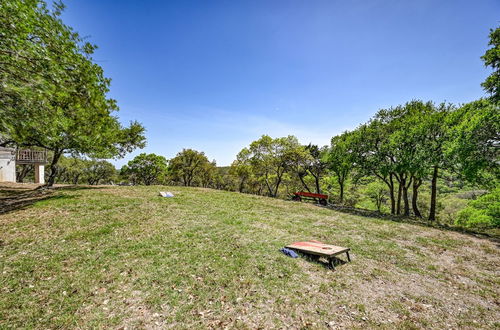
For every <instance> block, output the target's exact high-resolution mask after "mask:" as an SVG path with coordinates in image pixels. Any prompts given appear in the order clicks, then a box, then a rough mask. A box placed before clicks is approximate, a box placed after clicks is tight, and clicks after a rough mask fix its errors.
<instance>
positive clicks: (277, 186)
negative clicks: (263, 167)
mask: <svg viewBox="0 0 500 330" xmlns="http://www.w3.org/2000/svg"><path fill="white" fill-rule="evenodd" d="M280 184H281V175H279V176H278V181H276V187H274V195H273V197H276V196H278V188H279V187H280Z"/></svg>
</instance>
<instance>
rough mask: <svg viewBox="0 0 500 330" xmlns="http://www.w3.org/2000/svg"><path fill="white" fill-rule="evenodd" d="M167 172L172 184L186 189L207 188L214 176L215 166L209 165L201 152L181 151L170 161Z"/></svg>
mask: <svg viewBox="0 0 500 330" xmlns="http://www.w3.org/2000/svg"><path fill="white" fill-rule="evenodd" d="M169 171H170V178H171V179H172V180H173V182H174V183H180V184H182V185H184V186H186V187H189V186H208V185H209V184H210V183H211V182H212V180H213V176H214V175H215V174H216V164H215V161H214V162H213V163H210V161H209V160H208V158H207V156H205V153H203V152H199V151H196V150H193V149H183V150H182V151H181V152H179V153H178V154H177V155H176V156H175V157H174V158H172V159H171V160H170V165H169Z"/></svg>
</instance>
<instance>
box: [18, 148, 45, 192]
mask: <svg viewBox="0 0 500 330" xmlns="http://www.w3.org/2000/svg"><path fill="white" fill-rule="evenodd" d="M16 163H17V164H19V165H33V166H34V167H35V183H41V184H44V183H45V164H47V151H45V150H31V149H20V150H18V151H17V154H16Z"/></svg>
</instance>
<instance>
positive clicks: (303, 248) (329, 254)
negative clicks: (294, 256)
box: [286, 241, 351, 269]
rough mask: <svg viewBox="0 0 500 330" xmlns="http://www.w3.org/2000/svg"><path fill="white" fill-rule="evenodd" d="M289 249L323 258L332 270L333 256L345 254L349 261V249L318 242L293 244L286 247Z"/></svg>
mask: <svg viewBox="0 0 500 330" xmlns="http://www.w3.org/2000/svg"><path fill="white" fill-rule="evenodd" d="M286 247H287V248H289V249H293V250H297V251H299V252H302V253H305V254H312V255H315V256H319V257H325V258H326V259H327V260H328V265H329V266H330V267H331V268H332V269H333V268H335V265H334V262H333V261H334V258H333V257H334V256H336V255H338V254H341V253H345V254H346V255H347V260H348V261H351V257H350V256H349V250H350V249H349V248H345V247H341V246H335V245H330V244H325V243H321V242H319V241H307V242H295V243H292V244H290V245H287V246H286Z"/></svg>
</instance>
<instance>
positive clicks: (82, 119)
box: [0, 0, 145, 186]
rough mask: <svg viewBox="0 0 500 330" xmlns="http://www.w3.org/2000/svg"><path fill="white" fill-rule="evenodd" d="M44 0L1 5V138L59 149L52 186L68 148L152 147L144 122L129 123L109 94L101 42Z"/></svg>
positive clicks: (80, 151) (92, 152)
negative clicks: (98, 52) (98, 56)
mask: <svg viewBox="0 0 500 330" xmlns="http://www.w3.org/2000/svg"><path fill="white" fill-rule="evenodd" d="M54 8H55V9H54V10H49V9H48V7H47V5H46V3H45V2H44V1H42V0H31V1H20V0H12V1H4V2H1V4H0V29H1V30H0V35H1V36H2V37H1V38H0V62H1V63H2V65H0V143H1V144H2V145H4V146H8V145H12V146H17V147H33V146H35V147H40V148H44V149H46V150H49V151H51V154H52V158H51V163H50V165H49V168H50V174H49V178H48V180H47V185H48V186H51V185H53V184H54V181H55V179H56V176H57V170H58V167H57V163H58V161H59V159H60V158H61V156H62V155H63V154H74V155H86V156H89V157H92V158H112V157H122V156H123V155H124V154H125V153H127V152H130V151H132V150H134V149H135V148H137V147H143V146H144V145H145V138H144V128H143V127H142V126H141V125H140V124H139V123H137V122H131V123H130V125H129V126H127V127H124V126H123V125H122V124H121V123H120V122H119V120H118V118H117V117H116V115H115V112H116V111H118V107H117V105H116V102H115V100H113V99H110V98H108V97H107V93H108V91H109V86H110V79H108V78H106V77H105V76H104V73H103V70H102V68H101V67H100V66H99V65H97V64H96V63H94V61H93V59H92V54H93V52H94V50H95V49H96V46H95V45H93V44H90V43H88V42H85V41H84V40H83V38H82V37H80V36H79V34H78V33H76V32H75V31H73V29H72V28H71V27H69V26H67V25H65V24H64V23H63V22H62V20H61V18H60V15H61V11H62V9H63V5H62V4H61V3H60V2H56V3H55V4H54Z"/></svg>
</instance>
